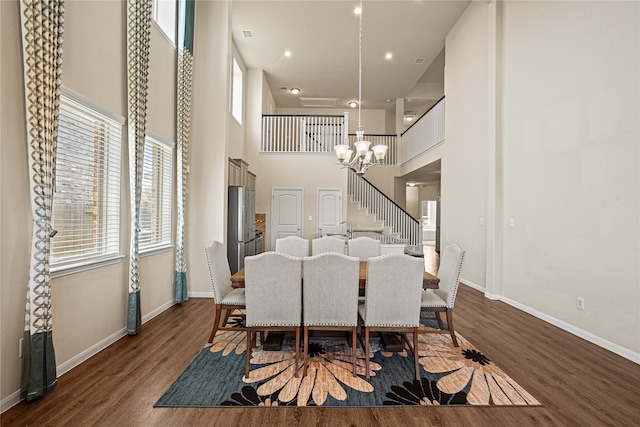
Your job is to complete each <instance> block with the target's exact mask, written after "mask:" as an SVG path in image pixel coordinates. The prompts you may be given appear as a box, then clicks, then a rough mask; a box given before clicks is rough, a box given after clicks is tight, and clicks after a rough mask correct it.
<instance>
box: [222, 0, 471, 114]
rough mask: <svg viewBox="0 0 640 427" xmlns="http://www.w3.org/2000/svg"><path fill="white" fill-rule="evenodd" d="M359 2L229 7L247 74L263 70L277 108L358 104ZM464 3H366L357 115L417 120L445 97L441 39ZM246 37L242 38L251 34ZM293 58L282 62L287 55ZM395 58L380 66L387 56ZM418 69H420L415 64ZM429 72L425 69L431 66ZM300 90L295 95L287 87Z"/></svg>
mask: <svg viewBox="0 0 640 427" xmlns="http://www.w3.org/2000/svg"><path fill="white" fill-rule="evenodd" d="M358 4H359V1H358V0H354V1H350V0H323V1H317V0H316V1H306V0H297V1H271V0H264V1H256V0H253V1H252V0H236V1H234V2H233V5H232V8H233V9H232V31H233V40H234V43H235V45H236V47H237V49H238V52H239V53H240V56H241V58H242V60H243V61H244V63H245V65H246V66H247V68H250V69H262V70H264V71H265V74H266V76H267V80H268V82H269V86H270V88H271V92H272V93H273V96H274V99H275V102H276V106H277V107H280V108H297V107H300V106H301V104H300V100H299V98H300V97H304V98H320V99H321V101H320V102H322V103H324V102H327V100H326V98H337V99H338V101H337V107H338V108H348V105H347V104H348V102H349V101H352V100H357V99H358V34H359V32H358V28H359V17H358V15H356V14H355V13H354V8H355V7H356V6H357V5H358ZM468 4H469V0H464V1H463V0H445V1H432V0H409V1H407V0H369V1H364V2H363V15H362V107H361V108H362V109H387V110H389V111H392V112H395V108H396V99H397V98H402V99H405V111H411V112H412V113H416V114H417V115H421V114H422V113H424V112H425V111H426V109H428V108H429V107H430V106H431V105H432V104H433V103H434V102H435V101H437V100H438V99H439V98H440V97H441V96H442V94H443V92H444V89H443V87H444V85H443V80H444V72H443V69H444V54H443V49H444V41H445V36H446V34H447V33H448V32H449V30H450V29H451V27H452V26H453V24H455V22H456V20H457V19H458V18H459V17H460V15H461V14H462V12H463V11H464V10H465V8H466V7H467V5H468ZM249 34H250V36H251V37H247V35H249ZM287 50H288V51H290V52H291V56H290V57H285V51H287ZM388 52H390V53H392V54H393V58H392V59H390V60H388V59H385V54H386V53H388ZM416 62H419V63H416ZM430 66H431V67H430ZM292 87H296V88H299V89H300V94H298V95H293V94H292V93H291V92H290V90H289V89H290V88H292Z"/></svg>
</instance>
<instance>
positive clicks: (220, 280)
mask: <svg viewBox="0 0 640 427" xmlns="http://www.w3.org/2000/svg"><path fill="white" fill-rule="evenodd" d="M204 252H205V254H206V256H207V265H208V267H209V278H210V279H211V286H212V287H213V299H214V300H215V302H216V303H217V304H220V302H221V301H222V299H223V298H224V297H225V296H226V295H227V294H228V293H229V292H231V289H232V287H231V270H230V269H229V261H228V260H227V251H226V250H225V249H224V245H223V244H222V243H221V242H218V241H213V240H212V241H210V242H209V243H208V244H207V246H205V248H204Z"/></svg>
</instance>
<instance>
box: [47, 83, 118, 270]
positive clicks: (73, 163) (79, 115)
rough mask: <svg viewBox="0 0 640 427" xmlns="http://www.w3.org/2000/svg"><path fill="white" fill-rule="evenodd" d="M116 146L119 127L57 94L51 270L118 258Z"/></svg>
mask: <svg viewBox="0 0 640 427" xmlns="http://www.w3.org/2000/svg"><path fill="white" fill-rule="evenodd" d="M121 142H122V124H121V123H119V122H118V121H116V120H114V119H112V118H110V117H107V116H106V115H104V114H102V113H101V112H98V111H96V110H95V109H94V108H92V107H89V106H88V104H83V103H80V102H77V101H76V100H74V99H71V98H70V97H68V96H65V95H64V94H63V95H62V96H61V100H60V121H59V129H58V145H57V157H56V181H55V184H56V191H55V193H54V195H53V209H52V218H51V221H52V226H53V228H54V229H55V230H57V232H58V233H57V234H56V235H55V237H54V238H53V239H51V260H50V261H51V267H52V270H55V269H61V268H64V267H71V266H77V265H82V264H89V263H91V262H94V261H95V262H98V261H102V260H104V259H107V258H110V257H113V256H115V255H118V253H119V237H120V236H119V234H120V161H121V157H120V147H121Z"/></svg>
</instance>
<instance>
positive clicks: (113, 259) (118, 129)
mask: <svg viewBox="0 0 640 427" xmlns="http://www.w3.org/2000/svg"><path fill="white" fill-rule="evenodd" d="M65 98H66V99H65ZM69 106H70V107H71V108H73V109H74V110H73V111H71V110H69V111H68V112H66V113H64V111H65V109H66V108H68V107H69ZM64 114H69V115H73V114H75V115H80V116H85V117H92V118H93V119H96V120H101V121H103V122H104V123H107V124H108V125H110V126H112V130H113V131H114V134H113V136H114V137H115V139H114V140H113V141H110V142H109V144H110V145H109V146H108V147H106V148H101V149H102V150H105V151H108V154H107V155H110V156H116V158H115V160H116V161H115V162H114V164H116V166H115V170H113V171H112V173H113V175H112V176H110V177H109V179H116V178H117V182H116V186H115V189H112V191H114V192H115V194H112V195H111V196H110V198H109V199H108V200H107V202H109V203H115V206H113V205H109V209H111V210H112V211H114V212H117V214H116V215H113V213H112V214H111V216H108V217H106V218H105V219H104V221H105V223H110V225H111V228H109V230H111V231H109V232H108V233H112V234H114V235H115V242H111V246H112V248H113V247H115V250H114V249H111V250H108V251H106V252H101V253H98V254H95V255H79V256H77V257H70V258H67V259H64V258H63V259H60V260H58V261H56V260H55V259H54V258H55V256H54V255H53V252H54V251H55V248H54V245H55V237H54V238H53V239H54V240H53V241H52V244H51V245H50V251H51V258H50V274H51V277H52V278H53V277H60V276H65V275H68V274H74V273H76V272H79V271H85V270H90V269H94V268H99V267H102V266H105V265H110V264H115V263H119V262H121V260H122V259H123V258H124V257H125V256H124V255H123V254H122V250H121V249H122V247H121V245H122V239H121V237H122V236H121V233H120V231H121V225H122V218H121V206H122V170H123V167H122V166H123V154H122V153H123V142H124V124H125V119H124V117H122V116H120V115H117V114H115V113H113V112H111V111H109V110H107V109H105V108H104V107H102V106H100V105H98V104H96V103H95V102H93V101H91V100H90V99H88V98H85V97H84V96H82V95H80V94H78V93H76V92H74V91H73V90H71V89H69V88H67V87H64V86H63V87H62V91H61V99H60V117H62V116H63V115H64ZM62 121H63V120H60V123H62ZM75 124H76V125H77V127H76V129H77V128H79V127H81V126H82V123H79V122H76V123H75ZM60 130H61V129H60V128H59V131H58V143H57V144H58V149H59V147H60V144H61V141H62V140H61V138H60V135H61V133H62V132H61V131H60ZM70 151H71V149H70ZM56 163H57V164H56V169H57V170H56V175H57V176H60V177H61V174H60V172H61V167H62V166H63V165H62V164H61V163H60V158H59V157H58V155H56ZM94 164H95V163H94ZM108 170H110V169H108ZM116 173H117V177H116ZM56 181H57V182H56V187H57V188H56V190H58V189H59V188H60V185H61V183H60V180H58V179H56ZM101 185H104V183H103V184H101ZM56 193H57V191H56ZM56 193H54V200H53V201H52V226H54V228H55V223H54V222H53V221H54V220H55V219H56V218H55V206H56V205H57V203H56V200H55V198H56ZM103 203H106V202H105V201H104V200H102V201H98V202H97V204H103Z"/></svg>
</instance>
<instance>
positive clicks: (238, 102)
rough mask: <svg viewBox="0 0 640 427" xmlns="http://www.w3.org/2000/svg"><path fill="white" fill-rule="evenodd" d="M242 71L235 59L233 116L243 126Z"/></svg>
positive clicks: (232, 99) (232, 94)
mask: <svg viewBox="0 0 640 427" xmlns="http://www.w3.org/2000/svg"><path fill="white" fill-rule="evenodd" d="M242 78H243V76H242V69H241V68H240V65H238V61H236V58H233V87H232V93H231V96H232V98H231V114H232V115H233V117H234V118H235V119H236V120H237V121H238V123H240V124H242V83H243V82H242Z"/></svg>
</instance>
